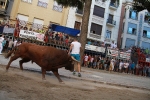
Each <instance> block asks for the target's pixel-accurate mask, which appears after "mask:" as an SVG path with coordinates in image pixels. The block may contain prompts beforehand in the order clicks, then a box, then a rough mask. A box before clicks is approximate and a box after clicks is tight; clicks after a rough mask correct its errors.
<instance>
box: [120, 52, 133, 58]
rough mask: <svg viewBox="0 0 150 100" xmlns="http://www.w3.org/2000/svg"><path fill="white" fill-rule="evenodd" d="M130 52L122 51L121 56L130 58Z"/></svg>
mask: <svg viewBox="0 0 150 100" xmlns="http://www.w3.org/2000/svg"><path fill="white" fill-rule="evenodd" d="M130 56H131V55H130V53H126V52H120V58H125V59H130Z"/></svg>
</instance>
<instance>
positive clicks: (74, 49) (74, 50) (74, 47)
mask: <svg viewBox="0 0 150 100" xmlns="http://www.w3.org/2000/svg"><path fill="white" fill-rule="evenodd" d="M80 48H81V43H80V42H78V41H77V38H74V41H73V42H72V43H71V46H70V49H69V52H68V53H69V54H71V56H73V57H74V58H75V59H76V60H77V61H78V62H77V63H78V64H77V65H78V77H81V73H80V72H81V71H80V70H81V66H80ZM73 75H75V69H74V71H73Z"/></svg>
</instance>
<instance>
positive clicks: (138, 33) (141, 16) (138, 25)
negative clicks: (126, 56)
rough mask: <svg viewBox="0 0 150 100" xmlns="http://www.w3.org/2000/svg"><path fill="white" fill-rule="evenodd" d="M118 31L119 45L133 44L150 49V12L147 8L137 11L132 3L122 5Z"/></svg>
mask: <svg viewBox="0 0 150 100" xmlns="http://www.w3.org/2000/svg"><path fill="white" fill-rule="evenodd" d="M121 20H122V23H120V29H119V33H118V44H119V47H121V48H122V49H123V48H130V47H132V46H137V47H141V48H143V49H147V48H148V49H150V13H148V12H147V10H143V11H141V12H136V11H134V10H133V9H132V7H131V6H130V5H123V6H122V16H121V18H120V22H121Z"/></svg>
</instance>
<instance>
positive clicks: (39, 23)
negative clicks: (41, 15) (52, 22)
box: [32, 18, 44, 30]
mask: <svg viewBox="0 0 150 100" xmlns="http://www.w3.org/2000/svg"><path fill="white" fill-rule="evenodd" d="M43 24H44V21H43V20H41V19H37V18H34V20H33V24H32V27H33V29H34V30H37V29H42V28H43Z"/></svg>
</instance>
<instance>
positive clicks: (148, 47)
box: [142, 42, 150, 49]
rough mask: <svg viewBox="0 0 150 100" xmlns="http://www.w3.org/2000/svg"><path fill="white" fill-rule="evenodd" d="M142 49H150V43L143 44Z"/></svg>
mask: <svg viewBox="0 0 150 100" xmlns="http://www.w3.org/2000/svg"><path fill="white" fill-rule="evenodd" d="M142 48H143V49H150V43H148V42H142Z"/></svg>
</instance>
